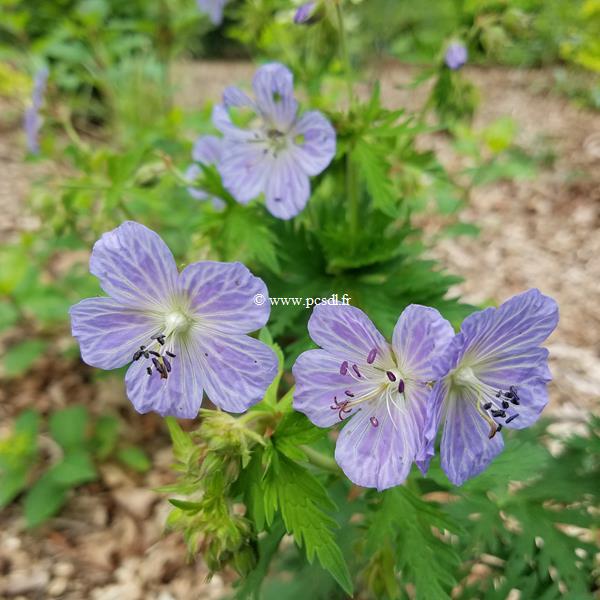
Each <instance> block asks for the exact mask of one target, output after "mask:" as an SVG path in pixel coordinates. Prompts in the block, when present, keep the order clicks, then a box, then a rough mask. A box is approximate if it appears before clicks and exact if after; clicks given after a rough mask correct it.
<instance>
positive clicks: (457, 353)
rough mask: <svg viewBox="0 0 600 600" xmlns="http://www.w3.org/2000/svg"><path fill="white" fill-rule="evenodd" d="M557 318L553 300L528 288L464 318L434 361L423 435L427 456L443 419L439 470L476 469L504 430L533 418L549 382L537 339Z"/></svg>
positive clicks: (454, 476) (458, 477) (457, 480)
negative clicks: (427, 449)
mask: <svg viewBox="0 0 600 600" xmlns="http://www.w3.org/2000/svg"><path fill="white" fill-rule="evenodd" d="M557 323H558V307H557V305H556V302H555V301H554V300H553V299H552V298H549V297H548V296H544V295H543V294H541V293H540V292H539V291H538V290H536V289H532V290H529V291H527V292H524V293H522V294H519V295H517V296H514V297H513V298H511V299H510V300H507V301H506V302H505V303H504V304H502V305H501V306H500V307H499V308H486V309H485V310H482V311H480V312H477V313H473V314H472V315H470V316H469V317H467V318H466V319H465V320H464V322H463V324H462V327H461V330H460V333H458V334H457V335H456V336H455V337H454V338H453V339H452V340H451V341H450V343H449V344H448V346H447V348H446V350H445V351H444V352H443V354H442V355H441V357H440V358H439V359H438V360H437V361H436V364H435V366H434V368H435V371H436V373H435V379H436V380H438V381H437V383H436V385H435V387H434V390H433V395H432V401H431V404H430V407H431V410H430V416H429V418H428V427H427V432H426V437H427V438H428V439H427V442H428V448H429V454H430V455H432V454H433V443H434V438H435V434H436V430H437V428H438V424H440V423H442V422H443V426H444V431H443V435H442V441H441V461H442V468H443V469H444V471H445V472H446V474H447V475H448V478H449V479H450V481H452V483H454V484H456V485H461V484H462V483H463V482H464V481H466V480H467V479H468V478H470V477H473V476H475V475H477V474H479V473H481V471H483V470H484V469H485V468H486V467H487V466H488V464H489V463H490V462H491V461H492V459H493V458H494V457H495V456H496V455H497V454H498V453H499V452H501V451H502V448H503V446H504V444H503V440H502V434H501V433H500V430H501V429H502V428H503V427H507V428H515V429H522V428H524V427H528V426H529V425H531V424H532V423H534V422H535V421H536V420H537V418H538V417H539V415H540V412H541V411H542V409H543V408H544V406H545V405H546V403H547V402H548V395H547V391H546V385H547V383H548V382H549V381H550V380H551V375H550V371H549V369H548V350H546V349H545V348H541V347H540V344H541V343H542V342H543V341H544V340H545V339H546V338H547V337H548V336H549V335H550V333H552V331H553V330H554V328H555V327H556V325H557Z"/></svg>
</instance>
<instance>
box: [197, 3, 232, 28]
mask: <svg viewBox="0 0 600 600" xmlns="http://www.w3.org/2000/svg"><path fill="white" fill-rule="evenodd" d="M196 2H197V4H198V9H199V10H200V12H203V13H204V14H206V15H208V18H209V19H210V21H211V23H212V24H213V25H220V24H221V23H222V22H223V9H224V8H225V5H226V4H227V2H229V0H196Z"/></svg>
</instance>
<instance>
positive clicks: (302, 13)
mask: <svg viewBox="0 0 600 600" xmlns="http://www.w3.org/2000/svg"><path fill="white" fill-rule="evenodd" d="M316 6H317V3H316V2H305V3H304V4H302V6H300V7H298V10H296V14H295V15H294V23H296V24H297V25H306V24H308V23H310V22H311V20H312V17H313V14H314V12H315V8H316Z"/></svg>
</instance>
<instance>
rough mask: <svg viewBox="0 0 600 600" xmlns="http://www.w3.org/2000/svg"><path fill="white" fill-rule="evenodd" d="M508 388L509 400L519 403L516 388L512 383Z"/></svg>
mask: <svg viewBox="0 0 600 600" xmlns="http://www.w3.org/2000/svg"><path fill="white" fill-rule="evenodd" d="M508 389H509V390H510V393H511V394H512V400H511V402H512V403H513V404H517V405H518V404H520V402H519V396H518V395H517V388H516V387H515V386H514V385H511V386H510V387H509V388H508Z"/></svg>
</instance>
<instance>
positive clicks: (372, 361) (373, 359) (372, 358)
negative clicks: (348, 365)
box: [367, 348, 377, 365]
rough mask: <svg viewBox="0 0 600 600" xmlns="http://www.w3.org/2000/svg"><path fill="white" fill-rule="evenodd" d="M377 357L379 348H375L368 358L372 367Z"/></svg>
mask: <svg viewBox="0 0 600 600" xmlns="http://www.w3.org/2000/svg"><path fill="white" fill-rule="evenodd" d="M376 356H377V348H373V349H372V350H371V352H369V356H367V362H368V363H369V364H370V365H372V364H373V363H374V362H375V357H376Z"/></svg>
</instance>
